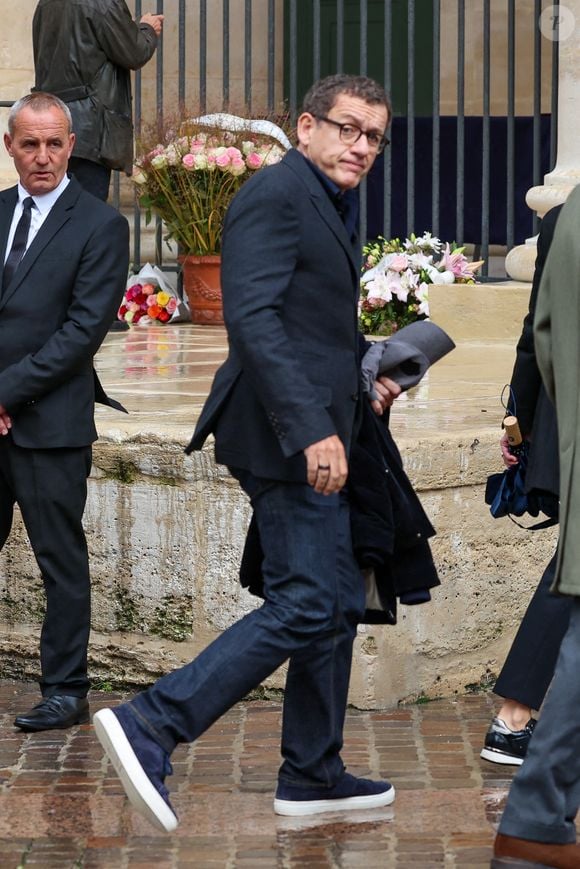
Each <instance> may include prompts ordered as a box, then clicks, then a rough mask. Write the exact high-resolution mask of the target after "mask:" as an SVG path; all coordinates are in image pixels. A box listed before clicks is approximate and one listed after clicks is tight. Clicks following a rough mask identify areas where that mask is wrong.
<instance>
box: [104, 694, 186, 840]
mask: <svg viewBox="0 0 580 869" xmlns="http://www.w3.org/2000/svg"><path fill="white" fill-rule="evenodd" d="M93 724H94V726H95V733H96V735H97V738H98V740H99V742H100V743H101V745H102V746H103V748H104V749H105V752H106V754H107V756H108V758H109V760H110V761H111V763H112V764H113V766H114V767H115V770H116V772H117V775H118V776H119V778H120V779H121V782H122V784H123V787H124V788H125V793H126V794H127V796H128V798H129V801H130V802H131V804H132V805H133V807H134V808H135V809H136V810H137V811H138V812H140V813H141V814H142V815H143V816H144V817H145V818H147V820H148V821H149V822H150V823H151V824H153V825H154V826H155V827H157V828H158V829H160V830H163V831H164V832H166V833H170V832H171V831H172V830H175V828H176V827H177V815H176V814H175V812H174V811H173V808H172V806H171V803H170V802H169V792H168V790H167V788H166V787H165V785H164V783H163V782H164V780H165V776H167V775H171V773H172V772H173V770H172V768H171V764H170V762H169V755H168V754H167V752H166V751H165V750H164V749H163V748H162V747H161V746H160V745H159V743H158V742H156V741H155V740H154V739H153V737H152V736H150V735H149V733H148V732H147V730H145V728H144V727H142V726H141V725H140V724H139V721H138V719H137V718H136V717H135V715H133V713H132V712H130V711H129V709H128V708H127V706H117V707H116V708H115V709H101V710H99V712H96V713H95V714H94V716H93Z"/></svg>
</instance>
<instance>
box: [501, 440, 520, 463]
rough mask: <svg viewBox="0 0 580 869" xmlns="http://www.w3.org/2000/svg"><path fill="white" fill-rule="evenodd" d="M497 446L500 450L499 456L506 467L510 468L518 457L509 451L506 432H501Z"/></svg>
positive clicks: (516, 461) (517, 460)
mask: <svg viewBox="0 0 580 869" xmlns="http://www.w3.org/2000/svg"><path fill="white" fill-rule="evenodd" d="M499 448H500V450H501V457H502V459H503V463H504V465H505V466H506V468H511V467H513V465H517V464H518V462H519V459H518V457H517V456H514V454H513V453H511V452H510V448H509V441H508V436H507V434H502V436H501V438H500V440H499Z"/></svg>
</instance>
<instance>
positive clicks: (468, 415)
mask: <svg viewBox="0 0 580 869" xmlns="http://www.w3.org/2000/svg"><path fill="white" fill-rule="evenodd" d="M516 338H517V333H516V334H514V337H513V339H510V341H509V343H508V342H507V341H505V342H500V341H496V342H495V343H494V344H493V346H491V347H490V345H489V344H488V343H486V342H483V341H466V342H463V343H459V344H458V346H457V348H456V349H455V350H454V351H453V352H452V353H450V354H449V355H448V356H447V357H445V358H444V359H442V360H441V361H440V362H438V363H437V365H435V366H433V368H431V369H430V370H429V371H428V372H427V374H426V375H425V377H424V378H423V380H422V381H421V383H420V384H419V386H417V387H416V388H415V389H411V390H409V392H408V393H406V394H404V395H402V396H401V397H400V398H399V399H398V400H397V402H396V404H395V406H394V408H393V411H392V416H391V429H392V431H393V433H394V435H395V437H397V438H398V439H400V443H401V445H404V442H405V439H407V438H409V439H411V440H413V441H415V440H416V439H417V436H418V435H419V434H420V436H421V438H435V439H439V438H441V437H449V436H451V435H456V434H463V433H466V434H468V435H473V432H477V433H482V432H485V430H486V429H487V430H489V431H493V432H494V435H497V436H498V437H499V434H498V432H499V429H500V424H501V420H502V417H503V411H502V408H501V405H500V402H499V397H500V393H501V390H502V387H503V385H504V384H505V383H506V381H508V380H509V378H510V376H511V370H512V365H513V360H514V346H515V341H516ZM226 352H227V340H226V334H225V329H223V328H221V327H218V326H193V325H192V324H190V323H184V324H177V325H171V326H149V327H147V326H140V325H139V326H136V327H133V328H131V330H130V331H129V332H114V333H109V335H108V336H107V338H106V339H105V342H104V344H103V346H102V347H101V349H100V351H99V353H98V355H97V358H96V367H97V370H98V372H99V376H100V377H101V380H102V381H103V385H104V386H105V389H106V391H107V392H108V393H109V395H110V396H111V397H112V398H116V399H117V400H119V401H121V402H122V403H123V404H124V405H125V407H126V408H127V409H128V410H129V415H127V416H125V415H122V414H119V413H118V412H117V411H114V410H111V409H110V408H105V407H102V406H100V407H97V413H96V419H97V427H98V430H99V434H100V435H101V437H104V438H111V439H113V440H117V441H119V440H121V441H123V440H126V439H130V438H135V437H138V438H143V437H145V438H147V437H151V436H154V437H159V436H160V435H162V436H163V437H164V438H168V439H170V440H176V441H179V442H181V443H184V444H185V443H187V442H188V441H189V438H190V437H191V433H192V431H193V427H194V425H195V422H196V420H197V417H198V415H199V412H200V410H201V408H202V406H203V403H204V401H205V399H206V397H207V394H208V392H209V388H210V386H211V382H212V380H213V375H214V373H215V371H216V368H217V367H218V365H219V364H220V363H221V362H222V361H223V360H224V359H225V356H226Z"/></svg>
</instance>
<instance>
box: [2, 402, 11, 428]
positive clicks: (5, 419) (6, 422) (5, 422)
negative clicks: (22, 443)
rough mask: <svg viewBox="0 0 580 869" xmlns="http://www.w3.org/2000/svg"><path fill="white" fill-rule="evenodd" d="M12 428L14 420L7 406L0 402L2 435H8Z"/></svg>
mask: <svg viewBox="0 0 580 869" xmlns="http://www.w3.org/2000/svg"><path fill="white" fill-rule="evenodd" d="M11 428H12V420H11V418H10V415H9V413H8V411H7V410H6V408H5V407H4V406H3V405H2V404H0V435H7V434H8V432H9V431H10V429H11Z"/></svg>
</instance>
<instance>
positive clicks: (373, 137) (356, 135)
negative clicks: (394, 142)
mask: <svg viewBox="0 0 580 869" xmlns="http://www.w3.org/2000/svg"><path fill="white" fill-rule="evenodd" d="M314 117H315V118H316V120H317V121H324V122H325V123H326V124H332V126H333V127H338V135H339V137H340V141H341V142H343V143H344V144H345V145H354V143H355V142H358V140H359V139H360V137H361V136H366V137H367V142H368V143H369V148H371V149H372V150H373V151H376V152H377V154H381V153H382V152H383V151H384V150H385V148H386V147H387V145H389V144H390V139H388V138H387V137H386V136H381V134H380V133H376V132H375V131H374V130H368V131H367V130H361V128H360V127H357V126H356V124H341V123H340V122H339V121H333V120H332V118H327V117H325V116H324V115H314Z"/></svg>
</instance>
